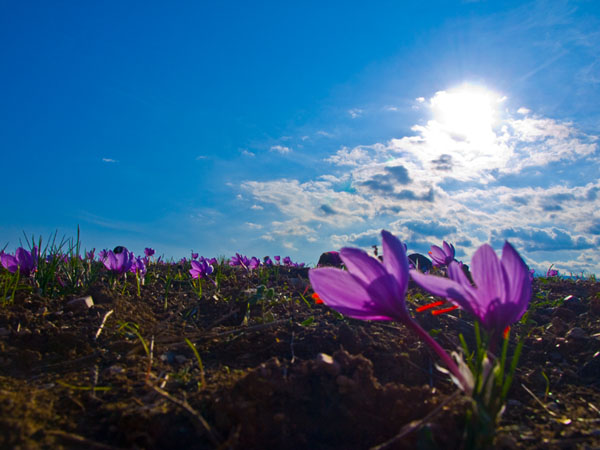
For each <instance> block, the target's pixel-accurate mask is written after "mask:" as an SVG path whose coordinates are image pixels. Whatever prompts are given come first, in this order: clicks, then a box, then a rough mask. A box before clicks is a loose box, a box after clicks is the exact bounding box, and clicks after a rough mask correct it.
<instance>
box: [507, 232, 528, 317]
mask: <svg viewBox="0 0 600 450" xmlns="http://www.w3.org/2000/svg"><path fill="white" fill-rule="evenodd" d="M501 264H502V267H503V268H504V270H505V272H506V276H507V277H508V279H509V280H510V285H509V289H508V292H507V296H506V298H505V299H504V301H505V302H507V303H511V304H512V305H513V307H514V320H513V322H514V321H517V320H519V319H520V318H521V316H522V315H523V314H524V313H525V310H526V309H527V306H528V305H529V300H530V298H531V279H530V278H529V271H528V267H527V265H526V264H525V262H524V261H523V259H522V258H521V256H520V255H519V254H518V253H517V251H516V250H515V249H514V247H513V246H512V245H510V244H509V243H508V242H505V243H504V247H503V248H502V259H501ZM511 323H512V322H511Z"/></svg>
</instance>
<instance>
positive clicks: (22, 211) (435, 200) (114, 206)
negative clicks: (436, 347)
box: [0, 1, 600, 273]
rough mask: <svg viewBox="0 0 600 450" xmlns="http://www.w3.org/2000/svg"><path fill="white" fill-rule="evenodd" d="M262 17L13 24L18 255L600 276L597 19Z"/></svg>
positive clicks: (2, 112) (390, 6)
mask: <svg viewBox="0 0 600 450" xmlns="http://www.w3.org/2000/svg"><path fill="white" fill-rule="evenodd" d="M260 3H261V4H260V5H259V6H257V5H254V4H253V5H251V4H250V2H210V3H209V2H170V4H169V5H167V4H165V3H164V2H151V1H150V2H148V1H144V2H141V1H140V2H134V1H131V2H110V1H109V2H102V3H101V4H100V3H99V4H91V3H90V2H73V1H71V2H53V3H52V4H51V5H50V4H45V3H44V2H5V3H4V5H3V6H2V14H0V58H1V59H0V61H2V69H1V70H0V83H1V85H2V87H3V89H2V91H3V95H2V97H3V98H2V102H0V146H1V147H2V162H3V164H2V169H3V179H4V193H5V195H4V197H3V200H4V201H3V207H2V208H1V209H0V238H1V240H2V243H1V245H2V246H4V244H8V249H9V250H13V249H14V248H15V247H16V246H18V245H19V239H20V238H22V237H23V231H24V232H25V233H27V234H28V235H32V234H35V235H36V236H39V235H42V236H44V237H47V236H49V235H50V233H53V232H54V230H58V233H59V236H62V235H66V236H74V235H75V233H76V229H77V225H79V226H80V227H81V237H82V241H83V245H84V246H85V247H87V248H92V247H96V248H97V249H100V248H107V247H108V248H112V247H114V246H115V245H126V246H128V247H129V248H130V249H131V250H133V251H135V252H141V251H143V248H144V247H146V246H150V247H154V248H155V249H156V250H157V253H158V254H164V255H165V256H167V257H175V258H179V257H182V256H188V255H189V252H190V250H191V249H194V250H195V251H197V252H200V253H201V254H202V255H205V256H217V255H225V256H230V255H232V254H233V253H235V252H242V253H245V254H248V255H256V256H265V255H274V254H281V255H290V256H291V257H292V259H294V260H298V261H306V262H308V263H315V262H316V260H317V259H318V256H319V254H320V253H321V252H322V251H325V250H331V249H338V248H340V247H342V246H364V247H369V246H370V245H372V244H376V243H378V242H379V241H380V238H379V235H378V233H379V231H380V230H381V229H382V228H386V229H388V230H390V231H392V232H393V233H395V234H397V235H398V236H399V237H400V238H401V239H402V240H405V241H406V242H407V243H408V247H409V250H411V251H419V252H423V253H425V252H426V251H427V250H428V248H429V246H430V245H431V244H437V245H440V244H441V242H442V240H443V239H446V240H448V241H450V242H453V243H454V244H455V246H456V248H457V253H458V257H459V259H462V260H465V261H466V262H468V261H469V259H470V256H471V255H472V253H473V252H474V250H475V249H476V248H477V247H478V246H479V245H481V244H482V243H484V242H489V243H491V244H492V245H493V246H494V247H495V248H496V249H497V250H499V249H500V247H501V244H502V243H503V241H504V240H505V239H508V240H509V241H510V242H511V243H513V245H515V247H516V248H517V249H518V250H519V251H520V252H521V254H522V255H523V256H524V258H525V260H526V261H527V262H528V263H529V264H530V265H531V267H534V268H536V269H537V270H538V271H545V270H546V269H547V268H548V266H549V265H550V264H554V265H555V267H557V268H558V269H559V270H561V271H563V272H566V273H568V272H577V273H580V272H582V271H584V272H586V273H590V272H591V273H600V253H599V251H598V247H599V244H600V213H599V210H600V208H599V207H600V181H599V179H598V174H599V173H600V170H599V169H600V163H599V161H600V160H599V156H600V150H599V142H598V136H599V135H600V126H599V125H600V109H599V108H598V104H599V100H600V32H599V31H598V30H599V29H600V6H598V4H597V2H595V1H534V2H521V1H456V2H452V1H426V2H397V1H389V2H383V1H382V2H376V5H375V6H372V5H370V6H367V5H366V2H348V1H344V2H333V1H332V2H302V3H301V4H294V5H291V2H275V1H273V2H260ZM324 3H326V4H325V5H324Z"/></svg>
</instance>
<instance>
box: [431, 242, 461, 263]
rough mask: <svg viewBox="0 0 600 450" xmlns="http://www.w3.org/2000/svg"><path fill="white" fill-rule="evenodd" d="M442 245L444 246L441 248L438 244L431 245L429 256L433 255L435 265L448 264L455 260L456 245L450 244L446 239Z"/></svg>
mask: <svg viewBox="0 0 600 450" xmlns="http://www.w3.org/2000/svg"><path fill="white" fill-rule="evenodd" d="M442 246H443V247H444V248H440V247H438V246H437V245H432V246H431V251H430V252H429V256H431V260H432V261H433V265H434V266H435V267H439V266H447V265H448V264H450V263H451V262H452V261H454V254H455V251H454V245H452V244H448V243H447V242H446V241H444V243H443V244H442Z"/></svg>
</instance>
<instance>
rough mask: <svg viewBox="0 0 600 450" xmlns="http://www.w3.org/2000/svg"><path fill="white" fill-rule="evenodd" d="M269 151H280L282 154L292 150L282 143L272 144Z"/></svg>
mask: <svg viewBox="0 0 600 450" xmlns="http://www.w3.org/2000/svg"><path fill="white" fill-rule="evenodd" d="M270 151H272V152H278V153H281V154H282V155H284V154H286V153H290V152H291V151H292V149H291V148H289V147H285V146H283V145H273V146H271V148H270Z"/></svg>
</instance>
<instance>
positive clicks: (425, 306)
mask: <svg viewBox="0 0 600 450" xmlns="http://www.w3.org/2000/svg"><path fill="white" fill-rule="evenodd" d="M444 303H446V302H444V301H442V300H440V301H437V302H433V303H429V304H427V305H423V306H419V307H418V308H417V312H423V311H427V310H428V309H431V308H435V307H436V306H442V305H443V304H444Z"/></svg>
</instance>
